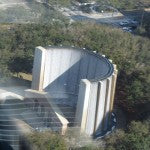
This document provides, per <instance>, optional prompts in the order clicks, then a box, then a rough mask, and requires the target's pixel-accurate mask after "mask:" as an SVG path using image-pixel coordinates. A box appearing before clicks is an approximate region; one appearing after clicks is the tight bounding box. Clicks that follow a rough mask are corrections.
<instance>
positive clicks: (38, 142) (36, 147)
mask: <svg viewBox="0 0 150 150" xmlns="http://www.w3.org/2000/svg"><path fill="white" fill-rule="evenodd" d="M27 139H28V142H29V143H30V145H31V147H32V148H31V149H32V150H67V147H66V144H65V141H64V139H63V138H62V137H61V136H60V135H57V134H53V133H51V132H40V133H39V132H34V133H32V134H30V135H28V137H27Z"/></svg>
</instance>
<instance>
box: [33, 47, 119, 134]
mask: <svg viewBox="0 0 150 150" xmlns="http://www.w3.org/2000/svg"><path fill="white" fill-rule="evenodd" d="M116 78H117V70H116V69H114V65H113V64H112V63H111V62H110V61H109V60H108V59H106V58H105V57H103V56H101V55H98V54H96V53H93V52H89V51H87V50H83V49H75V48H68V47H59V48H58V47H47V48H42V47H37V48H36V51H35V58H34V67H33V81H32V89H34V90H38V91H46V92H48V93H49V94H50V95H51V96H52V97H54V98H64V97H67V96H68V95H71V98H70V101H67V102H66V103H68V104H69V103H71V105H76V103H77V109H76V122H77V125H78V126H80V127H81V131H82V132H85V133H87V134H88V135H93V134H95V133H99V132H102V131H104V130H107V128H108V123H109V120H110V112H111V110H112V107H113V99H114V93H115V92H114V91H115V85H116Z"/></svg>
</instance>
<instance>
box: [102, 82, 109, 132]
mask: <svg viewBox="0 0 150 150" xmlns="http://www.w3.org/2000/svg"><path fill="white" fill-rule="evenodd" d="M108 91H109V80H108V79H107V80H106V95H105V106H104V115H103V121H102V130H103V129H104V125H105V119H106V118H105V117H106V108H107V99H108Z"/></svg>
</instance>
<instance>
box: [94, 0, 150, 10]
mask: <svg viewBox="0 0 150 150" xmlns="http://www.w3.org/2000/svg"><path fill="white" fill-rule="evenodd" d="M97 2H99V3H101V4H104V5H110V6H112V7H114V8H117V9H120V10H130V9H141V7H142V8H144V7H149V6H150V2H149V0H105V1H103V0H97Z"/></svg>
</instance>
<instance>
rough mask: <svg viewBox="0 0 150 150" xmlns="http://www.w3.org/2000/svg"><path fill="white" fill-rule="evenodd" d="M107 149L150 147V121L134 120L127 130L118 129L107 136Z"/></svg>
mask: <svg viewBox="0 0 150 150" xmlns="http://www.w3.org/2000/svg"><path fill="white" fill-rule="evenodd" d="M106 143H107V144H106V150H148V149H150V122H144V123H142V122H135V121H133V122H132V123H131V124H130V126H129V127H128V130H127V132H124V131H122V130H118V131H116V132H115V133H113V134H112V135H110V136H108V137H106Z"/></svg>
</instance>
